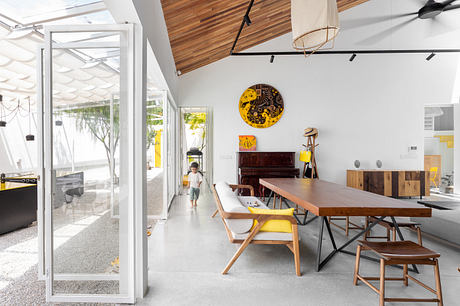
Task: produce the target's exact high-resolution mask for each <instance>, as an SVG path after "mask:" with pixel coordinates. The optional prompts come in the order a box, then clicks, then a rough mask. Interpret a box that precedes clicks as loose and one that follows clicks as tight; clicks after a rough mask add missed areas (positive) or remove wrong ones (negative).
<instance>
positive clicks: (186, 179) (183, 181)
mask: <svg viewBox="0 0 460 306" xmlns="http://www.w3.org/2000/svg"><path fill="white" fill-rule="evenodd" d="M182 185H183V186H184V187H186V186H188V175H186V174H185V175H184V177H183V178H182Z"/></svg>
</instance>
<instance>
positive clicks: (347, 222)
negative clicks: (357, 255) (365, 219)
mask: <svg viewBox="0 0 460 306" xmlns="http://www.w3.org/2000/svg"><path fill="white" fill-rule="evenodd" d="M327 219H328V221H329V224H331V225H334V226H335V227H337V228H340V229H341V230H343V231H344V232H345V235H347V236H348V234H349V233H350V230H351V229H360V230H363V229H364V228H363V227H362V226H359V225H358V224H356V223H353V222H351V221H350V217H348V216H346V217H327ZM333 221H345V227H343V226H341V225H339V224H337V223H335V222H333ZM350 224H351V225H350Z"/></svg>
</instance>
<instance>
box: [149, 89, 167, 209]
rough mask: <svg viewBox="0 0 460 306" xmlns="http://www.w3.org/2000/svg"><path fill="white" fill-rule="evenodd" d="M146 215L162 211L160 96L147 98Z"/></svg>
mask: <svg viewBox="0 0 460 306" xmlns="http://www.w3.org/2000/svg"><path fill="white" fill-rule="evenodd" d="M146 116H147V118H146V121H147V142H146V143H147V145H146V148H147V215H148V216H161V215H162V213H163V156H162V146H163V145H165V144H163V143H162V139H164V138H163V133H164V131H163V101H162V98H161V97H156V96H154V97H151V98H149V99H148V100H147V109H146Z"/></svg>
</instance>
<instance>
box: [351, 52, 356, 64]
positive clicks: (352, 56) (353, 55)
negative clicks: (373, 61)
mask: <svg viewBox="0 0 460 306" xmlns="http://www.w3.org/2000/svg"><path fill="white" fill-rule="evenodd" d="M355 57H356V54H355V53H353V54H352V55H351V57H350V62H352V61H353V60H354V59H355Z"/></svg>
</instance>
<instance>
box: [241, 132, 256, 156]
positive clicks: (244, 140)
mask: <svg viewBox="0 0 460 306" xmlns="http://www.w3.org/2000/svg"><path fill="white" fill-rule="evenodd" d="M238 139H239V150H240V152H245V151H255V150H256V147H257V140H256V136H253V135H240V136H238Z"/></svg>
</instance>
